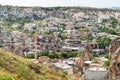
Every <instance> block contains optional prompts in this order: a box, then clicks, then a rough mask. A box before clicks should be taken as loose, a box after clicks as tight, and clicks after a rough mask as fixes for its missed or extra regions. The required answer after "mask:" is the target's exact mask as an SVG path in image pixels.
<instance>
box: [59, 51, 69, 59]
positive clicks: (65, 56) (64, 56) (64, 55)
mask: <svg viewBox="0 0 120 80" xmlns="http://www.w3.org/2000/svg"><path fill="white" fill-rule="evenodd" d="M60 56H62V57H63V58H68V54H67V52H62V53H61V54H60Z"/></svg>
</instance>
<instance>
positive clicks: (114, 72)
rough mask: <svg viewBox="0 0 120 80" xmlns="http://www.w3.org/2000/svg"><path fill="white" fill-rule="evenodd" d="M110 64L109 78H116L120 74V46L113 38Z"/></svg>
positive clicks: (110, 79) (113, 79)
mask: <svg viewBox="0 0 120 80" xmlns="http://www.w3.org/2000/svg"><path fill="white" fill-rule="evenodd" d="M109 57H110V66H109V67H108V75H109V80H116V79H117V77H118V76H120V46H119V43H118V42H117V40H113V41H112V42H111V44H110V47H109Z"/></svg>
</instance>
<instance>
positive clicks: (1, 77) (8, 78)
mask: <svg viewBox="0 0 120 80" xmlns="http://www.w3.org/2000/svg"><path fill="white" fill-rule="evenodd" d="M0 80H13V79H12V78H11V77H8V76H5V75H3V76H0Z"/></svg>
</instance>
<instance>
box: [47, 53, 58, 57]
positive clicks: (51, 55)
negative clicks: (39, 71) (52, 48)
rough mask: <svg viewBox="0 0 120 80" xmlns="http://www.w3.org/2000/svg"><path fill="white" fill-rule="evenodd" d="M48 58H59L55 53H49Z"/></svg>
mask: <svg viewBox="0 0 120 80" xmlns="http://www.w3.org/2000/svg"><path fill="white" fill-rule="evenodd" d="M48 57H50V58H57V56H56V55H55V54H54V53H49V54H48Z"/></svg>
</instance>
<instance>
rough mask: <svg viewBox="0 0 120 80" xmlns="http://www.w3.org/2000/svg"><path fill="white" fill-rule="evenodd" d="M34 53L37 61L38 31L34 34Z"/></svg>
mask: <svg viewBox="0 0 120 80" xmlns="http://www.w3.org/2000/svg"><path fill="white" fill-rule="evenodd" d="M34 53H35V59H37V34H36V31H35V33H34Z"/></svg>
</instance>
